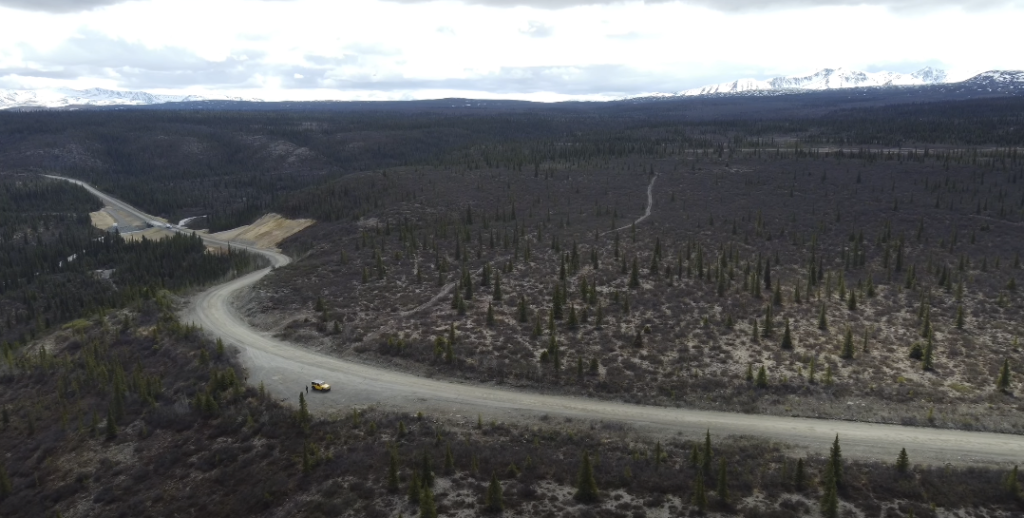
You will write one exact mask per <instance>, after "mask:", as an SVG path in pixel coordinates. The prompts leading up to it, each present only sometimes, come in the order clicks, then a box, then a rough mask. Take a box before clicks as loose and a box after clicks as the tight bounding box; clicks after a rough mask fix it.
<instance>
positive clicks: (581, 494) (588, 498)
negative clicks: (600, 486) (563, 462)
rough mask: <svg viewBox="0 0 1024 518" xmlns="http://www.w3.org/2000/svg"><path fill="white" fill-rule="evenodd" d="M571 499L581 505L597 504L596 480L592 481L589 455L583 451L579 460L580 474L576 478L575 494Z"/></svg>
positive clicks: (592, 474) (592, 472)
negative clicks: (581, 503)
mask: <svg viewBox="0 0 1024 518" xmlns="http://www.w3.org/2000/svg"><path fill="white" fill-rule="evenodd" d="M573 498H575V499H576V500H578V501H580V502H583V503H594V502H597V500H598V498H599V496H598V492H597V480H595V479H594V468H593V466H591V465H590V453H589V452H586V451H584V452H583V458H582V459H581V460H580V472H579V475H578V476H577V477H576V493H575V494H574V495H573Z"/></svg>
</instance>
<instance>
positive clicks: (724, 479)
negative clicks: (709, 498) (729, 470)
mask: <svg viewBox="0 0 1024 518" xmlns="http://www.w3.org/2000/svg"><path fill="white" fill-rule="evenodd" d="M715 492H716V493H718V501H720V502H722V503H723V504H728V503H729V478H728V475H727V474H726V471H725V459H720V460H719V461H718V487H717V488H715Z"/></svg>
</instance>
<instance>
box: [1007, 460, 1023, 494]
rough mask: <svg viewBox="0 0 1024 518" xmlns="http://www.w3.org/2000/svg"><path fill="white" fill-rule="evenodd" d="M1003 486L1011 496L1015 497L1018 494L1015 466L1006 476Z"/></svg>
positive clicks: (1018, 484)
mask: <svg viewBox="0 0 1024 518" xmlns="http://www.w3.org/2000/svg"><path fill="white" fill-rule="evenodd" d="M1005 486H1006V492H1007V493H1009V494H1010V495H1011V496H1013V497H1017V496H1019V495H1020V479H1019V474H1018V473H1017V466H1014V467H1013V470H1011V471H1010V474H1009V475H1007V476H1006V482H1005Z"/></svg>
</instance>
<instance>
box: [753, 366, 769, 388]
mask: <svg viewBox="0 0 1024 518" xmlns="http://www.w3.org/2000/svg"><path fill="white" fill-rule="evenodd" d="M754 386H756V387H757V388H768V373H767V372H766V371H765V369H764V365H762V366H761V368H760V369H758V370H757V380H756V381H755V382H754Z"/></svg>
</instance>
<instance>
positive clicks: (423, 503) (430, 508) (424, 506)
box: [420, 484, 437, 518]
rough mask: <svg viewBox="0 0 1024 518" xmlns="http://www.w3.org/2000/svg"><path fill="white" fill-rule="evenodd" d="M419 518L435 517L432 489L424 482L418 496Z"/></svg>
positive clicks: (435, 506) (435, 510) (435, 509)
mask: <svg viewBox="0 0 1024 518" xmlns="http://www.w3.org/2000/svg"><path fill="white" fill-rule="evenodd" d="M420 518H437V505H436V504H435V503H434V491H433V490H432V489H431V488H430V486H428V485H426V484H424V485H423V494H422V495H421V496H420Z"/></svg>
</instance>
